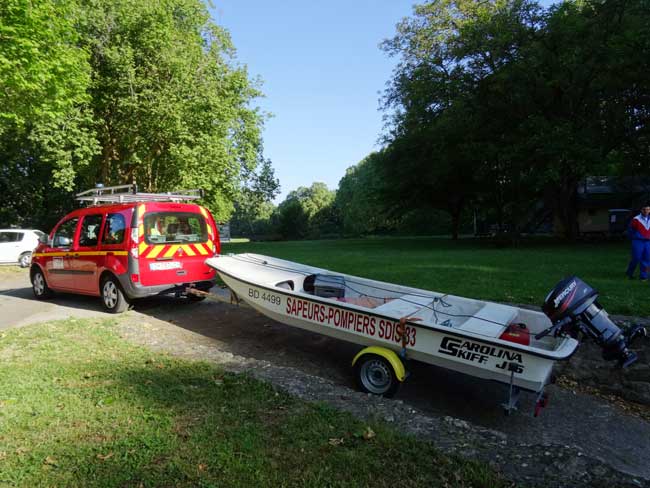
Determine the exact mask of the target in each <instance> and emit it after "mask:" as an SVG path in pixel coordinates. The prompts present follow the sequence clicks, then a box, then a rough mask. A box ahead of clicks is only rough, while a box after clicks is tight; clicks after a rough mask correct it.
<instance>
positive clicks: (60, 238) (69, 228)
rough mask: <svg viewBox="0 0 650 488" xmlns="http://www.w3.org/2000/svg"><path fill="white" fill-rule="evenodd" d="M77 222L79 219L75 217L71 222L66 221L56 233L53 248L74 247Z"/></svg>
mask: <svg viewBox="0 0 650 488" xmlns="http://www.w3.org/2000/svg"><path fill="white" fill-rule="evenodd" d="M77 222H79V218H78V217H75V218H73V219H70V220H66V221H65V222H63V223H62V224H61V225H59V227H58V229H56V232H55V233H54V238H53V239H52V245H53V247H70V246H71V245H72V240H73V239H74V231H75V230H76V228H77Z"/></svg>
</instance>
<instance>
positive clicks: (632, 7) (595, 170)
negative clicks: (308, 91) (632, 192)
mask: <svg viewBox="0 0 650 488" xmlns="http://www.w3.org/2000/svg"><path fill="white" fill-rule="evenodd" d="M649 20H650V11H649V10H648V9H647V5H646V6H645V8H644V1H643V0H621V1H618V0H617V1H604V2H603V1H595V0H593V1H589V0H585V1H580V2H577V1H565V2H563V3H561V4H559V5H556V6H554V7H551V8H550V9H549V10H543V9H542V8H541V7H540V6H539V5H538V4H537V3H536V2H534V1H531V0H490V1H485V2H475V1H472V0H437V1H434V2H429V3H426V4H423V5H419V6H416V7H415V10H414V16H413V17H411V18H407V19H405V20H404V21H403V22H402V23H400V24H399V26H398V31H397V34H396V36H395V37H394V38H393V39H391V40H388V41H386V42H385V43H384V49H385V50H386V51H387V52H388V53H389V54H392V55H395V56H398V57H399V59H400V62H399V64H398V66H397V68H396V70H395V73H394V76H393V79H392V80H391V83H390V85H389V88H388V90H387V92H386V95H385V99H384V100H385V108H387V109H390V110H392V111H393V115H392V129H391V132H390V133H389V135H388V137H387V142H388V145H389V147H388V150H387V154H389V155H390V157H389V158H387V159H386V165H385V166H386V171H387V174H388V175H390V179H391V180H392V181H396V182H398V185H397V187H396V188H394V190H395V191H393V192H390V193H387V197H389V198H390V199H391V200H392V201H394V202H396V203H399V204H400V205H401V206H402V207H403V208H413V207H417V206H421V205H422V204H424V203H427V204H429V205H431V206H433V207H437V208H445V209H446V210H448V211H449V212H450V213H451V215H452V218H453V221H454V228H455V229H457V228H458V222H459V219H460V215H461V212H462V209H463V208H464V207H465V206H467V204H468V203H473V204H484V205H485V204H487V205H489V206H490V207H491V208H494V209H495V210H496V212H497V213H499V219H500V220H507V221H508V222H510V223H511V224H512V225H513V226H514V228H516V229H519V228H521V227H523V225H524V223H525V221H526V219H527V218H528V216H529V214H530V209H531V208H532V206H533V204H534V203H535V201H536V199H537V198H540V197H541V195H543V194H547V195H551V196H552V198H551V201H552V202H554V210H555V214H556V216H557V219H558V221H559V222H560V223H562V224H563V230H564V233H565V235H567V236H568V237H573V236H575V234H576V231H577V223H576V222H577V221H576V216H577V206H576V198H577V185H578V183H579V181H580V180H581V179H583V178H584V177H585V176H587V175H588V174H604V173H605V172H608V171H610V172H611V171H616V170H619V169H621V168H623V167H624V166H625V165H626V162H625V161H626V160H627V162H628V163H627V164H628V166H629V165H630V164H629V163H632V161H638V158H639V157H643V156H642V155H643V154H644V151H646V152H645V154H646V156H647V130H648V128H647V126H648V124H647V121H648V117H647V114H648V94H649V93H650V92H649V91H648V82H647V76H646V75H644V73H647V65H648V59H649V56H648V55H649V54H650V50H649V40H648V28H647V26H648V22H649ZM621 73H624V74H623V75H622V76H621ZM632 166H633V164H632ZM405 196H408V197H409V198H405Z"/></svg>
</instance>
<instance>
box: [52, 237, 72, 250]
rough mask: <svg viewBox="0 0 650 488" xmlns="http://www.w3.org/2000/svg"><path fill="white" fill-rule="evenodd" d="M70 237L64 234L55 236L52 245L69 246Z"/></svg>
mask: <svg viewBox="0 0 650 488" xmlns="http://www.w3.org/2000/svg"><path fill="white" fill-rule="evenodd" d="M71 244H72V239H70V238H69V237H65V236H56V237H55V238H54V247H70V245H71Z"/></svg>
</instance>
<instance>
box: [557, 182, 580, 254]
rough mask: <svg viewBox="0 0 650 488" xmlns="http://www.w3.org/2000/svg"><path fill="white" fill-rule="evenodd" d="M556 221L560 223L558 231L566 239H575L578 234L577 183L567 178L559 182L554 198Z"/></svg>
mask: <svg viewBox="0 0 650 488" xmlns="http://www.w3.org/2000/svg"><path fill="white" fill-rule="evenodd" d="M554 211H555V217H556V219H555V220H556V222H558V223H559V224H560V228H559V229H558V230H559V232H556V234H560V235H561V236H562V237H564V238H565V239H567V240H568V241H571V242H573V241H575V240H576V239H577V238H578V235H579V226H578V183H577V182H576V181H575V180H574V179H572V178H567V179H564V180H563V181H561V182H560V184H559V188H558V190H557V192H556V199H555V208H554Z"/></svg>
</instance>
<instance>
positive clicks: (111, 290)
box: [101, 277, 129, 313]
mask: <svg viewBox="0 0 650 488" xmlns="http://www.w3.org/2000/svg"><path fill="white" fill-rule="evenodd" d="M101 290H102V304H103V305H104V308H105V309H106V311H107V312H109V313H122V312H125V311H126V310H127V309H128V308H129V301H128V300H127V298H126V295H124V292H123V291H122V288H121V287H120V284H119V283H118V282H117V280H116V279H115V278H113V277H108V278H105V279H104V280H103V281H102V288H101Z"/></svg>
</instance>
